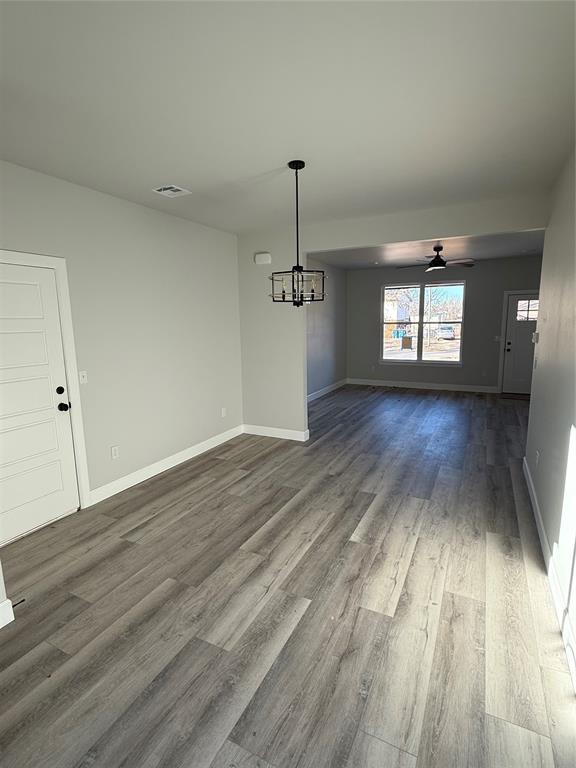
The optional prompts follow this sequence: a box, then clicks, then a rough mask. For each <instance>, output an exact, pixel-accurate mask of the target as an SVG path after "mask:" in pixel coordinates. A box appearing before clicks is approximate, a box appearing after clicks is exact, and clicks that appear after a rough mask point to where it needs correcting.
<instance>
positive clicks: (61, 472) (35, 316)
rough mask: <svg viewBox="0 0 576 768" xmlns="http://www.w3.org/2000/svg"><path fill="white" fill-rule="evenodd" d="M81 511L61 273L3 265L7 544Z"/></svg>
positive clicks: (1, 503)
mask: <svg viewBox="0 0 576 768" xmlns="http://www.w3.org/2000/svg"><path fill="white" fill-rule="evenodd" d="M77 508H78V485H77V480H76V466H75V461H74V448H73V443H72V427H71V423H70V411H69V409H68V387H67V383H66V373H65V368H64V352H63V348H62V334H61V329H60V315H59V312H58V297H57V293H56V277H55V274H54V270H53V269H46V268H42V267H24V266H17V265H13V264H0V544H4V543H6V542H7V541H11V540H12V539H15V538H17V537H19V536H22V535H23V534H25V533H28V532H29V531H32V530H33V529H34V528H38V527H39V526H42V525H45V524H46V523H48V522H50V521H51V520H54V519H55V518H57V517H61V516H62V515H65V514H67V513H68V512H71V511H73V510H75V509H77Z"/></svg>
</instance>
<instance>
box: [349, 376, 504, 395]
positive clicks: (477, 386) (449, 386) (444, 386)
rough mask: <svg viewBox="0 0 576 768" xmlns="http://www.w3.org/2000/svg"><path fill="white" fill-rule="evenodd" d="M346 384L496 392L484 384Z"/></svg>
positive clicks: (381, 381)
mask: <svg viewBox="0 0 576 768" xmlns="http://www.w3.org/2000/svg"><path fill="white" fill-rule="evenodd" d="M347 383H348V384H361V385H365V386H367V387H402V388H406V389H440V390H446V391H447V392H498V387H487V386H486V385H485V384H438V383H436V382H425V381H395V380H384V379H347Z"/></svg>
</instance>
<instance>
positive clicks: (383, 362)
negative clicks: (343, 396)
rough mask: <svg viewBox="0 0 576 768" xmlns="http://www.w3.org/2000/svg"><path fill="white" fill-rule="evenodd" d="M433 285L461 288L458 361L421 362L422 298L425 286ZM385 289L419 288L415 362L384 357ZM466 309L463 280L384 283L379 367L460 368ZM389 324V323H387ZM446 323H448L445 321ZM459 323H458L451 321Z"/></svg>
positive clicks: (462, 358)
mask: <svg viewBox="0 0 576 768" xmlns="http://www.w3.org/2000/svg"><path fill="white" fill-rule="evenodd" d="M435 285H461V286H462V321H461V323H460V360H458V361H454V360H422V349H423V346H424V324H425V321H424V296H425V294H426V287H427V286H435ZM387 288H419V290H420V303H419V311H418V320H417V321H416V323H414V324H415V325H417V327H418V339H417V343H416V360H391V359H389V358H386V357H384V324H385V323H386V320H384V296H385V291H386V289H387ZM465 307H466V281H465V280H421V281H418V282H409V283H404V282H402V283H386V285H383V286H382V287H381V289H380V354H379V358H380V360H379V362H380V365H436V366H441V367H442V368H444V367H446V366H451V367H453V368H461V367H462V366H463V365H464V314H465ZM388 322H389V321H388ZM446 322H448V321H446ZM453 322H459V321H453Z"/></svg>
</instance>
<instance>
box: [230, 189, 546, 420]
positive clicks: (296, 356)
mask: <svg viewBox="0 0 576 768" xmlns="http://www.w3.org/2000/svg"><path fill="white" fill-rule="evenodd" d="M290 193H291V188H290V187H288V191H287V193H286V206H287V211H288V212H291V210H292V208H291V207H290V206H291V204H292V203H291V197H290ZM303 202H304V205H303V208H302V219H303V221H304V222H305V221H306V206H305V202H306V201H305V197H304V200H303ZM549 207H550V200H549V196H548V195H545V194H535V195H528V196H524V197H515V198H504V199H498V200H483V201H480V202H476V203H460V204H458V205H448V206H443V207H438V208H427V209H424V210H418V211H403V212H401V213H389V214H384V215H381V216H370V217H362V218H356V219H340V220H334V221H323V222H316V223H313V224H304V226H303V227H302V236H301V239H302V246H303V248H304V249H305V250H306V251H307V252H309V253H310V252H315V253H316V255H317V256H318V252H319V251H328V250H333V249H334V248H349V247H350V248H352V247H359V248H360V247H363V246H368V245H380V244H382V243H386V242H395V241H402V240H430V239H434V238H437V237H451V236H457V235H488V234H494V232H516V231H518V230H522V229H540V228H542V227H545V226H546V225H547V223H548V215H549ZM238 248H239V266H240V313H241V321H242V379H243V392H244V420H245V422H246V423H250V424H259V425H267V426H282V427H285V428H288V429H297V430H302V429H306V426H307V413H306V320H305V312H301V311H299V310H296V309H293V308H292V307H279V306H273V305H272V302H271V301H270V299H269V297H268V294H269V293H270V281H269V280H268V275H269V274H270V272H271V271H272V270H271V268H270V267H256V265H255V264H254V262H253V255H254V252H255V251H266V250H268V251H271V253H272V269H275V270H277V269H289V268H290V267H291V266H292V264H293V262H294V231H293V227H292V225H290V226H288V227H283V228H281V229H273V230H262V231H259V232H251V233H247V234H244V235H240V236H239V238H238Z"/></svg>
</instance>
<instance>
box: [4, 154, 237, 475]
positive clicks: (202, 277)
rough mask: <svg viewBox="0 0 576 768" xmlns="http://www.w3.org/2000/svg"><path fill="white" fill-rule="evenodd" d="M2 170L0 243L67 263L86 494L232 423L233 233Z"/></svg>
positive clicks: (7, 168) (17, 169)
mask: <svg viewBox="0 0 576 768" xmlns="http://www.w3.org/2000/svg"><path fill="white" fill-rule="evenodd" d="M1 172H2V214H3V221H2V233H1V242H0V245H1V247H2V248H5V249H8V250H15V251H25V252H31V253H39V254H45V255H51V256H64V257H66V260H67V265H68V276H69V282H70V294H71V296H70V298H71V303H72V316H73V322H74V336H75V341H76V352H77V357H78V365H79V369H80V370H86V371H87V372H88V384H86V385H83V386H82V388H81V392H82V410H83V417H84V427H85V436H86V444H87V452H88V468H89V475H90V486H91V488H96V487H98V486H100V485H103V484H105V483H108V482H110V481H112V480H115V479H116V478H120V477H122V476H124V475H127V474H129V473H130V472H133V471H135V470H138V469H141V468H143V467H146V466H147V465H149V464H152V463H154V462H156V461H159V460H160V459H163V458H166V457H168V456H171V455H172V454H174V453H177V452H179V451H182V450H184V449H186V448H188V447H190V446H192V445H194V444H195V443H198V442H201V441H202V440H206V439H207V438H209V437H211V436H213V435H215V434H218V433H220V432H223V431H225V430H227V429H230V428H231V427H234V426H237V425H238V424H240V423H241V422H242V395H241V373H240V332H239V308H238V266H237V259H236V238H235V236H233V235H230V234H227V233H224V232H220V231H217V230H214V229H210V228H208V227H203V226H200V225H196V224H194V223H192V222H190V221H187V220H185V219H180V218H176V217H174V216H169V215H166V214H163V213H159V212H158V211H153V210H151V209H149V208H144V207H142V206H139V205H134V204H132V203H128V202H126V201H123V200H119V199H117V198H114V197H111V196H109V195H104V194H101V193H99V192H94V191H92V190H89V189H86V188H84V187H79V186H76V185H73V184H69V183H67V182H65V181H61V180H59V179H55V178H52V177H50V176H46V175H44V174H40V173H36V172H34V171H29V170H26V169H24V168H20V167H18V166H15V165H10V164H5V163H4V164H2V168H1ZM221 407H226V408H227V416H226V417H225V418H221V415H220V412H221ZM111 445H119V446H120V458H119V459H117V460H115V461H112V460H111V459H110V446H111Z"/></svg>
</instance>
